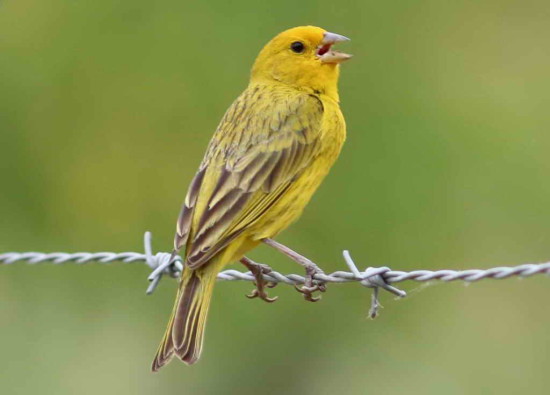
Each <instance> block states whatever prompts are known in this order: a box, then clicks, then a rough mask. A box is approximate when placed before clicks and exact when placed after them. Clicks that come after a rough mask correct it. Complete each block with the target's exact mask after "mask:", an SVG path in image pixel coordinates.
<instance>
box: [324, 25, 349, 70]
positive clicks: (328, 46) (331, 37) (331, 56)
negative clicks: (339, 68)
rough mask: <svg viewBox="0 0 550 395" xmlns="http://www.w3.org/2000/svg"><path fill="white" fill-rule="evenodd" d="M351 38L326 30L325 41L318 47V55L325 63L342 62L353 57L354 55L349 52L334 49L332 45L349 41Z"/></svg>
mask: <svg viewBox="0 0 550 395" xmlns="http://www.w3.org/2000/svg"><path fill="white" fill-rule="evenodd" d="M349 40H350V39H349V38H347V37H345V36H342V35H340V34H336V33H330V32H326V33H325V34H324V36H323V41H321V45H320V46H319V48H318V49H317V56H318V57H319V59H320V60H321V62H323V63H342V62H345V61H346V60H348V59H349V58H351V56H352V55H349V54H347V53H343V52H338V51H333V50H332V45H334V44H336V43H339V42H343V41H349Z"/></svg>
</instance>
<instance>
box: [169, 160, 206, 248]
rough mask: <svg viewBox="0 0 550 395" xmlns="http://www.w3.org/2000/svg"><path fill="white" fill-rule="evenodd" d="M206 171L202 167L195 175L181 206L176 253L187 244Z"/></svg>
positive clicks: (175, 242) (175, 245)
mask: <svg viewBox="0 0 550 395" xmlns="http://www.w3.org/2000/svg"><path fill="white" fill-rule="evenodd" d="M205 171H206V168H204V167H201V168H200V169H199V171H198V172H197V174H195V177H193V180H192V181H191V184H190V185H189V190H188V191H187V196H186V197H185V201H184V202H183V204H182V206H181V211H180V214H179V216H178V222H177V227H176V228H177V229H176V236H175V237H174V249H175V250H176V251H179V250H180V248H181V247H183V246H184V245H185V243H187V238H188V236H189V231H190V229H191V220H192V219H193V208H194V207H195V203H196V202H197V197H198V196H199V191H200V188H201V185H202V180H203V178H204V173H205Z"/></svg>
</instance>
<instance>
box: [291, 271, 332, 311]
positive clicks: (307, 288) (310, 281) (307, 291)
mask: <svg viewBox="0 0 550 395" xmlns="http://www.w3.org/2000/svg"><path fill="white" fill-rule="evenodd" d="M322 273H323V271H322V270H321V269H319V268H318V267H308V268H306V278H305V282H304V285H303V286H301V287H299V286H298V285H294V288H296V291H298V292H300V293H301V294H303V295H304V299H305V300H307V301H308V302H318V301H319V300H320V299H321V296H320V295H319V296H313V293H314V292H317V291H319V292H325V291H326V290H327V286H326V284H325V283H323V282H320V281H319V280H315V279H314V277H315V275H316V274H322Z"/></svg>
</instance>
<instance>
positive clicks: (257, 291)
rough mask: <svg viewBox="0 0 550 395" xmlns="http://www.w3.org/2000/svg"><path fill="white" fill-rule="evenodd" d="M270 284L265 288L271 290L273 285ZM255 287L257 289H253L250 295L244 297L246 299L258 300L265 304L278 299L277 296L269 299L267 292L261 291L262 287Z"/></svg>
mask: <svg viewBox="0 0 550 395" xmlns="http://www.w3.org/2000/svg"><path fill="white" fill-rule="evenodd" d="M271 284H273V283H266V284H265V286H266V287H268V288H273V286H274V285H271ZM270 285H271V286H270ZM275 285H277V284H275ZM256 287H257V288H256V289H253V290H252V292H251V293H250V294H248V295H245V296H246V297H247V298H248V299H254V298H260V299H261V300H263V301H266V302H267V303H273V302H275V301H276V300H277V299H279V297H278V296H274V297H273V298H270V297H269V296H268V295H267V292H265V290H264V289H263V287H258V286H257V285H256ZM260 288H262V289H260Z"/></svg>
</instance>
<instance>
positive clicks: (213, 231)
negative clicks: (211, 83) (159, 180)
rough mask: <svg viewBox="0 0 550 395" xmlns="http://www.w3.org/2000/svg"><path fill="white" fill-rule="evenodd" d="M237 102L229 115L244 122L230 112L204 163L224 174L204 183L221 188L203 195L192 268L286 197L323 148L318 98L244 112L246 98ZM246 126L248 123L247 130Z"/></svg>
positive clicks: (279, 100) (190, 254)
mask: <svg viewBox="0 0 550 395" xmlns="http://www.w3.org/2000/svg"><path fill="white" fill-rule="evenodd" d="M256 92H257V91H256ZM243 95H246V92H245V94H243ZM250 95H252V94H250V93H249V97H248V98H249V99H251V100H252V99H254V96H253V95H252V96H250ZM236 103H240V104H239V111H235V110H231V109H230V110H228V112H227V114H238V116H239V118H238V119H231V117H229V118H228V115H227V114H226V116H225V117H224V119H223V121H222V123H221V124H220V128H219V129H218V130H217V132H216V134H215V135H214V138H213V139H212V140H213V141H212V143H211V145H210V147H209V151H208V152H207V155H206V157H205V161H203V166H210V165H212V166H216V168H218V167H219V169H220V170H219V171H210V172H209V173H208V176H207V177H208V178H210V177H213V178H215V180H213V179H209V180H208V181H206V180H205V181H203V182H204V183H211V185H213V186H214V185H215V186H214V187H213V188H212V192H211V194H210V196H209V197H208V198H206V197H205V196H202V195H201V196H200V198H199V199H201V201H203V202H207V204H205V205H204V204H201V207H202V206H204V208H201V211H202V212H200V213H199V212H197V211H196V210H195V213H194V214H193V215H194V216H195V215H196V216H197V217H196V218H195V219H193V220H192V226H193V227H196V228H195V229H192V231H191V232H190V234H191V238H190V239H189V240H188V242H187V244H188V251H187V254H186V257H187V264H188V265H189V267H190V268H192V269H196V268H198V267H200V266H201V265H202V264H204V263H205V262H207V261H208V260H209V259H211V258H212V257H213V256H214V255H215V254H216V253H218V252H219V251H220V250H221V249H223V248H224V247H225V246H226V245H227V244H228V243H229V242H230V241H232V240H234V238H235V237H237V236H238V235H239V234H241V233H242V231H244V230H246V229H247V227H248V226H250V224H252V223H254V221H256V220H257V219H258V218H259V217H260V216H262V215H263V214H265V213H266V212H267V211H268V210H269V208H270V207H272V205H273V204H274V203H275V202H276V201H278V200H279V199H280V198H281V196H284V194H285V192H286V191H287V190H288V187H289V186H290V185H291V184H292V182H293V181H294V180H295V178H296V176H297V175H298V174H300V172H301V171H302V170H303V169H304V168H306V167H307V166H308V165H309V163H310V162H311V159H312V158H313V157H314V155H315V153H316V152H317V148H318V146H319V145H318V142H319V136H320V128H321V120H322V116H323V108H322V104H321V102H320V101H319V99H318V98H316V97H313V96H309V95H305V94H304V95H299V96H296V97H294V98H293V99H292V100H289V98H288V97H286V96H281V97H275V100H274V101H272V102H270V103H268V105H266V104H265V103H260V104H258V103H256V104H255V103H254V102H253V100H252V103H249V105H248V107H246V108H245V109H244V110H243V105H242V100H241V101H240V100H239V99H238V100H237V101H236ZM240 124H243V125H247V128H246V130H245V129H243V128H244V126H243V128H240V126H239V125H240ZM236 133H237V134H238V133H241V134H243V135H240V136H236V135H235V134H236ZM235 142H238V145H237V146H236V145H235ZM220 158H221V159H220ZM210 162H217V163H215V164H214V163H210ZM220 162H221V163H220ZM201 193H202V192H201ZM203 199H206V200H203Z"/></svg>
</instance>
